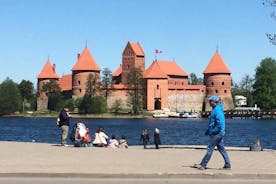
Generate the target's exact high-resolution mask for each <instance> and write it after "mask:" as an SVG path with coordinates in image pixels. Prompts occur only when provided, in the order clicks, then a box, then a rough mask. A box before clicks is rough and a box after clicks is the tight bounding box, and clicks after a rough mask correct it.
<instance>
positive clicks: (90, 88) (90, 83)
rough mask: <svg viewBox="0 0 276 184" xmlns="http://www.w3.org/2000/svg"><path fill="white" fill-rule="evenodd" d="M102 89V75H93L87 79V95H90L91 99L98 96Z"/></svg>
mask: <svg viewBox="0 0 276 184" xmlns="http://www.w3.org/2000/svg"><path fill="white" fill-rule="evenodd" d="M100 89H101V83H100V75H99V74H98V73H91V74H89V76H88V78H87V83H86V94H88V95H90V96H91V98H93V97H94V96H96V94H97V92H99V91H100Z"/></svg>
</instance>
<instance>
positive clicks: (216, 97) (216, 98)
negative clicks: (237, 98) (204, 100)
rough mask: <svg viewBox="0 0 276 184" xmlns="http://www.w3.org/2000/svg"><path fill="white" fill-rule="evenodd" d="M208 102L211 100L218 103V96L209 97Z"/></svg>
mask: <svg viewBox="0 0 276 184" xmlns="http://www.w3.org/2000/svg"><path fill="white" fill-rule="evenodd" d="M208 100H209V101H211V100H212V101H215V102H218V101H219V97H218V96H215V95H214V96H210V97H209V98H208Z"/></svg>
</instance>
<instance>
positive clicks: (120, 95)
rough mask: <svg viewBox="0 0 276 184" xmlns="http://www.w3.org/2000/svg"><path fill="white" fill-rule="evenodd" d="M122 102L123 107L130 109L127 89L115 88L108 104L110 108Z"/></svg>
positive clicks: (108, 99) (121, 106)
mask: <svg viewBox="0 0 276 184" xmlns="http://www.w3.org/2000/svg"><path fill="white" fill-rule="evenodd" d="M118 104H120V108H121V109H130V108H131V107H130V105H129V103H128V96H127V93H126V91H125V90H114V91H113V92H112V93H111V94H110V95H109V96H108V98H107V106H108V108H109V109H112V108H114V106H116V105H118Z"/></svg>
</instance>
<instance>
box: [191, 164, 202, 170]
mask: <svg viewBox="0 0 276 184" xmlns="http://www.w3.org/2000/svg"><path fill="white" fill-rule="evenodd" d="M200 167H201V165H200V164H195V165H194V166H193V168H197V169H198V168H200Z"/></svg>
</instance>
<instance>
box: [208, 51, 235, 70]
mask: <svg viewBox="0 0 276 184" xmlns="http://www.w3.org/2000/svg"><path fill="white" fill-rule="evenodd" d="M208 73H227V74H231V71H230V70H229V68H228V67H227V66H226V64H225V63H224V61H223V59H222V58H221V56H220V54H219V52H218V51H216V52H215V54H214V56H213V58H212V59H211V61H210V63H209V64H208V66H207V67H206V69H205V70H204V72H203V74H208Z"/></svg>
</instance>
